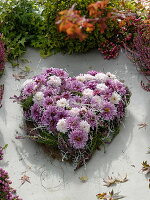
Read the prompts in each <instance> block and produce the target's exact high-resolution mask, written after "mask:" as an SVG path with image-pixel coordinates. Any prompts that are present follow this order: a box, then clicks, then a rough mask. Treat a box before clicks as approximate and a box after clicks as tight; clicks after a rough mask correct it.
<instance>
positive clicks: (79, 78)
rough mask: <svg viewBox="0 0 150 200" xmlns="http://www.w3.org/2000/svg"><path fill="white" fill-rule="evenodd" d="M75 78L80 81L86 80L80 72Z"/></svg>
mask: <svg viewBox="0 0 150 200" xmlns="http://www.w3.org/2000/svg"><path fill="white" fill-rule="evenodd" d="M76 79H77V81H81V82H84V81H85V80H86V79H85V77H84V75H83V74H80V75H79V76H77V77H76Z"/></svg>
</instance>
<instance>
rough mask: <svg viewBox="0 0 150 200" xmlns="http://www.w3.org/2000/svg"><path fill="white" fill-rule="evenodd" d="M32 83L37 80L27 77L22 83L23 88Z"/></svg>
mask: <svg viewBox="0 0 150 200" xmlns="http://www.w3.org/2000/svg"><path fill="white" fill-rule="evenodd" d="M31 83H35V81H34V80H33V79H27V80H26V81H25V82H24V83H23V84H22V88H24V87H25V86H26V85H28V84H31Z"/></svg>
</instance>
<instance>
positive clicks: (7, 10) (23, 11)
mask: <svg viewBox="0 0 150 200" xmlns="http://www.w3.org/2000/svg"><path fill="white" fill-rule="evenodd" d="M42 22H43V20H42V17H41V15H40V13H39V9H38V6H37V4H36V1H34V0H32V1H30V0H6V1H1V2H0V33H2V34H3V39H4V41H5V44H6V53H7V56H8V59H9V60H12V59H16V58H18V57H19V56H21V55H22V54H23V53H24V52H25V49H26V47H25V46H26V45H30V46H38V41H39V40H40V39H41V38H40V37H42V36H41V35H42Z"/></svg>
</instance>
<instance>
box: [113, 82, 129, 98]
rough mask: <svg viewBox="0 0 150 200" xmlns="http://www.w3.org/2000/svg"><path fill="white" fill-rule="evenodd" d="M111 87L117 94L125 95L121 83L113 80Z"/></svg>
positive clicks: (123, 86) (124, 89) (124, 88)
mask: <svg viewBox="0 0 150 200" xmlns="http://www.w3.org/2000/svg"><path fill="white" fill-rule="evenodd" d="M113 87H114V91H116V92H118V93H119V94H120V95H125V94H126V87H125V85H124V84H123V83H121V82H120V81H118V80H117V79H115V80H114V81H113Z"/></svg>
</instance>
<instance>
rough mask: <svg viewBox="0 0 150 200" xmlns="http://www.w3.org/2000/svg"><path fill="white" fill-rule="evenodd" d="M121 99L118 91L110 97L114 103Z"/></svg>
mask: <svg viewBox="0 0 150 200" xmlns="http://www.w3.org/2000/svg"><path fill="white" fill-rule="evenodd" d="M120 100H121V96H120V95H119V94H118V93H117V92H113V93H112V96H111V97H110V102H111V103H113V104H118V103H119V101H120Z"/></svg>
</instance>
